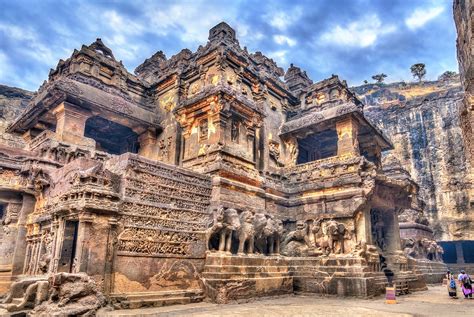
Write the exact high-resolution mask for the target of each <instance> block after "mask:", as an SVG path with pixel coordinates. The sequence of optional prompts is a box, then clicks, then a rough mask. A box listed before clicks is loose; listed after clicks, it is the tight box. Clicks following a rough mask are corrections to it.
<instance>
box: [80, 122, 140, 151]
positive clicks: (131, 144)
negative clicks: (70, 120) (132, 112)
mask: <svg viewBox="0 0 474 317" xmlns="http://www.w3.org/2000/svg"><path fill="white" fill-rule="evenodd" d="M84 136H85V137H87V138H91V139H94V141H95V142H96V149H97V150H99V151H104V152H107V153H110V154H116V155H120V154H123V153H127V152H130V153H138V147H139V146H138V145H139V143H138V134H137V133H135V132H134V131H133V130H132V129H130V128H129V127H126V126H124V125H121V124H119V123H116V122H113V121H110V120H107V119H104V118H102V117H98V116H95V117H91V118H89V119H87V121H86V128H85V133H84Z"/></svg>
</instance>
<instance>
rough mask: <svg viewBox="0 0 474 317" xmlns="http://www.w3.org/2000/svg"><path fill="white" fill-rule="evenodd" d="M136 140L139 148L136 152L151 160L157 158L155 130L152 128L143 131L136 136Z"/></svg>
mask: <svg viewBox="0 0 474 317" xmlns="http://www.w3.org/2000/svg"><path fill="white" fill-rule="evenodd" d="M138 142H139V143H140V149H139V150H138V154H139V155H141V156H143V157H146V158H149V159H151V160H157V159H158V150H159V149H158V142H157V137H156V132H155V131H153V130H147V131H145V132H143V133H142V134H141V135H140V136H139V137H138Z"/></svg>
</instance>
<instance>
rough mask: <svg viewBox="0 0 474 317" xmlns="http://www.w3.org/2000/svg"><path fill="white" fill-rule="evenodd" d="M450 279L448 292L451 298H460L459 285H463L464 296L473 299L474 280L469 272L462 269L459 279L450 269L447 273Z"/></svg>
mask: <svg viewBox="0 0 474 317" xmlns="http://www.w3.org/2000/svg"><path fill="white" fill-rule="evenodd" d="M446 277H447V279H448V293H449V296H450V297H451V298H458V296H457V286H458V284H459V286H461V290H462V293H463V295H464V298H466V299H467V298H469V299H472V283H473V282H472V280H471V277H470V276H469V274H467V273H466V271H464V270H461V273H459V275H458V276H457V280H456V278H455V276H454V274H453V272H451V271H448V272H447V273H446Z"/></svg>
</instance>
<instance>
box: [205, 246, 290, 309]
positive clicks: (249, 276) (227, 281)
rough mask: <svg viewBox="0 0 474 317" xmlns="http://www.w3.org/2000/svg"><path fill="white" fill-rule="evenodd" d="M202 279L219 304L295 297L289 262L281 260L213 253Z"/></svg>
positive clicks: (209, 257) (207, 258)
mask: <svg viewBox="0 0 474 317" xmlns="http://www.w3.org/2000/svg"><path fill="white" fill-rule="evenodd" d="M202 277H203V281H204V284H205V287H206V292H207V295H208V297H209V298H210V299H211V300H213V301H214V302H217V303H227V302H228V301H231V300H245V299H250V298H254V297H262V296H275V295H283V294H291V293H293V278H292V276H291V273H290V272H289V269H288V262H287V261H286V260H285V259H284V258H283V257H279V256H257V255H255V256H235V255H234V256H231V255H224V254H219V253H215V254H214V253H211V254H208V255H207V257H206V264H205V266H204V271H203V274H202Z"/></svg>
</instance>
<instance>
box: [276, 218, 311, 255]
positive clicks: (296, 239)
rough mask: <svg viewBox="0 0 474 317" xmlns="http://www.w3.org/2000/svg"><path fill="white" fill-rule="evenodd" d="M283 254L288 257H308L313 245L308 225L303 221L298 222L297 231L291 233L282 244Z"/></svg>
mask: <svg viewBox="0 0 474 317" xmlns="http://www.w3.org/2000/svg"><path fill="white" fill-rule="evenodd" d="M282 244H283V252H282V253H283V254H284V255H288V256H306V255H308V253H309V250H310V249H312V247H313V245H312V243H311V240H310V239H309V235H308V224H307V223H306V222H305V221H303V220H298V221H297V222H296V229H295V230H293V231H290V232H289V233H288V235H287V236H286V237H285V239H284V240H283V242H282Z"/></svg>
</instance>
